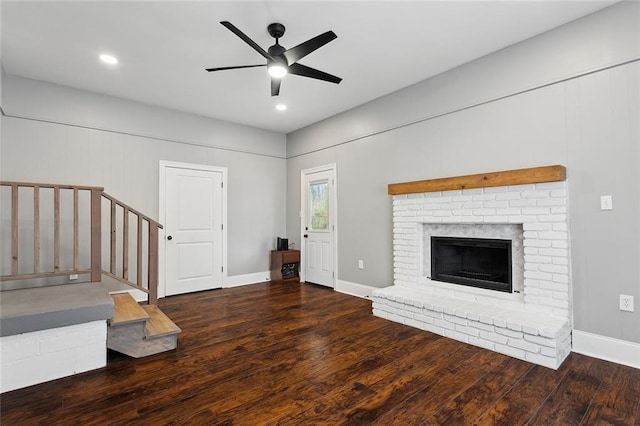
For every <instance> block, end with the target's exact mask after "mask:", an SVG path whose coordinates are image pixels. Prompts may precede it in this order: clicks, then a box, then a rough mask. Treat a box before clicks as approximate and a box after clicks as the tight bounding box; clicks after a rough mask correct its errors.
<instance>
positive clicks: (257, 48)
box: [220, 21, 273, 61]
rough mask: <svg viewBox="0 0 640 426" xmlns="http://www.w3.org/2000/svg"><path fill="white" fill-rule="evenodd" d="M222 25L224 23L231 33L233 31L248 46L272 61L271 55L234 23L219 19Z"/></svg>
mask: <svg viewBox="0 0 640 426" xmlns="http://www.w3.org/2000/svg"><path fill="white" fill-rule="evenodd" d="M220 23H221V24H222V25H224V26H225V27H226V28H227V29H228V30H229V31H231V32H232V33H234V34H235V35H237V36H238V37H240V38H241V39H242V40H244V42H245V43H247V44H248V45H249V46H251V47H253V49H254V50H255V51H256V52H258V53H259V54H261V55H262V56H264V57H265V58H267V59H270V60H272V61H273V58H272V57H271V55H269V54H268V53H267V52H266V51H265V50H264V49H263V48H262V47H260V46H258V44H257V43H256V42H255V41H253V40H251V39H250V38H249V36H247V35H246V34H245V33H243V32H242V31H240V30H239V29H238V28H237V27H236V26H235V25H233V24H232V23H231V22H229V21H221V22H220Z"/></svg>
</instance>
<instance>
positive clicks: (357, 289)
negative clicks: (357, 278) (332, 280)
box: [335, 280, 377, 299]
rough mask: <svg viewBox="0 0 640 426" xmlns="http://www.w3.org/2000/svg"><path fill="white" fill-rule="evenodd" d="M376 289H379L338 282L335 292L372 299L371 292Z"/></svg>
mask: <svg viewBox="0 0 640 426" xmlns="http://www.w3.org/2000/svg"><path fill="white" fill-rule="evenodd" d="M376 288H377V287H371V286H369V285H364V284H358V283H352V282H349V281H343V280H337V281H336V288H335V291H338V292H340V293H344V294H348V295H351V296H357V297H362V298H363V299H371V292H372V291H373V290H375V289H376Z"/></svg>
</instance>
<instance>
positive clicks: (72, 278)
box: [69, 274, 78, 281]
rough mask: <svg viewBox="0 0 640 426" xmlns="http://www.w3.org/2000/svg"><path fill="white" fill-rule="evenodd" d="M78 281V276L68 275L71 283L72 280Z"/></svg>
mask: <svg viewBox="0 0 640 426" xmlns="http://www.w3.org/2000/svg"><path fill="white" fill-rule="evenodd" d="M77 279H78V274H71V275H69V280H70V281H73V280H77Z"/></svg>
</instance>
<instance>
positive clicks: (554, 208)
mask: <svg viewBox="0 0 640 426" xmlns="http://www.w3.org/2000/svg"><path fill="white" fill-rule="evenodd" d="M442 224H445V226H436V225H442ZM486 224H491V225H492V226H489V227H486V226H483V225H486ZM502 224H509V226H508V227H501V226H496V225H502ZM462 225H464V226H462ZM469 225H478V226H477V231H470V230H469V229H470V228H469ZM513 225H516V226H515V231H514V230H513V229H514V226H513ZM520 227H521V231H519V229H520ZM502 228H509V229H510V230H509V231H506V232H510V233H513V234H514V236H512V237H511V238H513V241H514V244H515V245H516V246H517V245H521V246H522V247H521V250H519V251H518V250H514V252H513V257H514V259H513V271H514V272H513V273H514V277H513V280H514V283H518V284H517V285H514V289H515V290H517V291H519V292H514V293H510V294H508V293H504V292H496V291H492V290H484V289H476V288H471V287H465V286H460V285H456V284H448V283H441V282H436V281H431V280H430V279H429V278H428V276H430V270H427V269H428V261H425V251H428V247H425V246H426V245H427V244H426V243H425V241H428V240H429V236H430V235H435V234H438V235H441V234H446V235H441V236H466V235H468V234H469V233H470V232H472V233H479V234H487V233H489V234H491V233H492V232H502V231H500V229H502ZM472 229H473V227H472ZM519 232H520V233H519ZM393 235H394V237H393V257H394V285H393V286H391V287H387V288H383V289H378V290H376V291H374V292H373V313H374V315H376V316H379V317H383V318H386V319H389V320H392V321H396V322H400V323H403V324H407V325H410V326H413V327H417V328H420V329H423V330H428V331H431V332H434V333H437V334H440V335H443V336H447V337H450V338H453V339H456V340H460V341H463V342H465V343H470V344H473V345H477V346H481V347H484V348H487V349H490V350H494V351H496V352H501V353H504V354H507V355H510V356H513V357H516V358H520V359H523V360H527V361H530V362H533V363H536V364H540V365H543V366H546V367H550V368H554V369H556V368H558V367H559V366H560V364H561V363H562V361H563V360H564V359H565V358H566V356H567V355H568V354H569V352H570V350H571V325H570V312H571V304H570V287H571V281H570V273H569V259H570V257H569V235H568V223H567V185H566V181H558V182H548V183H537V184H525V185H514V186H497V187H488V188H475V189H463V190H453V191H438V192H426V193H418V194H403V195H395V196H394V197H393ZM520 235H521V236H520ZM482 236H485V235H482ZM487 237H491V235H487ZM497 237H498V238H504V236H497ZM425 264H426V265H427V267H425Z"/></svg>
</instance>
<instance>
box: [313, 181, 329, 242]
mask: <svg viewBox="0 0 640 426" xmlns="http://www.w3.org/2000/svg"><path fill="white" fill-rule="evenodd" d="M309 189H310V192H311V212H310V213H311V214H310V215H309V216H310V218H311V227H310V230H313V231H327V230H329V182H328V181H326V180H324V181H319V182H312V183H311V184H309Z"/></svg>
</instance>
